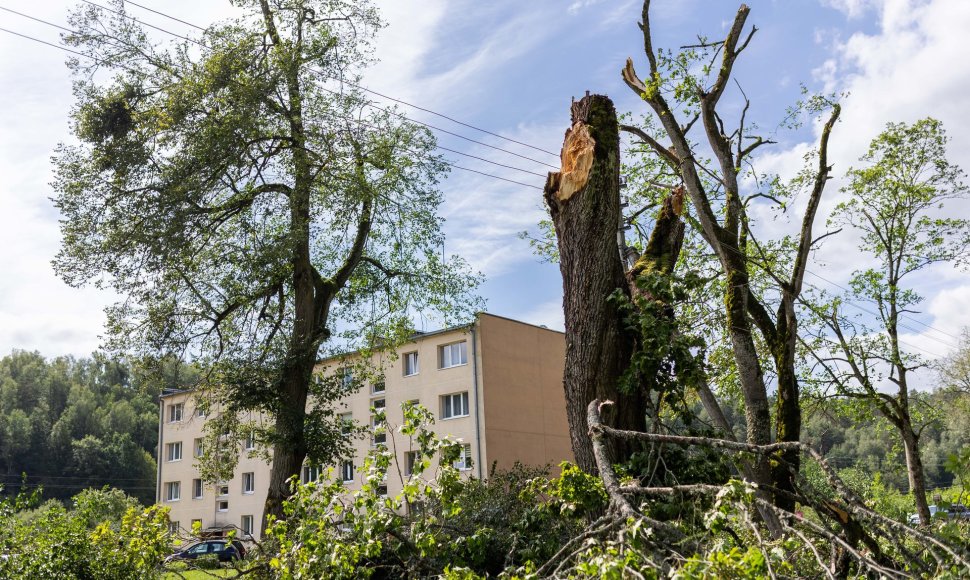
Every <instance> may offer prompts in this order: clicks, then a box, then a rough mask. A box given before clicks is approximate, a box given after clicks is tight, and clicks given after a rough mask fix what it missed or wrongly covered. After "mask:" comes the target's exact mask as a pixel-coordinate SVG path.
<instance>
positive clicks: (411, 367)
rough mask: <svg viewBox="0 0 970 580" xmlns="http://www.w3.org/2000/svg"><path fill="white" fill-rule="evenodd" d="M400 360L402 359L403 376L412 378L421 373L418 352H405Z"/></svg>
mask: <svg viewBox="0 0 970 580" xmlns="http://www.w3.org/2000/svg"><path fill="white" fill-rule="evenodd" d="M401 358H402V359H403V365H402V366H403V367H404V376H406V377H413V376H414V375H416V374H418V373H419V372H421V361H420V359H419V358H418V351H416V350H412V351H411V352H406V353H404V354H403V355H402V356H401Z"/></svg>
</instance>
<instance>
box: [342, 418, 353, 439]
mask: <svg viewBox="0 0 970 580" xmlns="http://www.w3.org/2000/svg"><path fill="white" fill-rule="evenodd" d="M353 430H354V415H353V413H342V414H341V415H340V433H341V434H343V435H350V433H351V431H353Z"/></svg>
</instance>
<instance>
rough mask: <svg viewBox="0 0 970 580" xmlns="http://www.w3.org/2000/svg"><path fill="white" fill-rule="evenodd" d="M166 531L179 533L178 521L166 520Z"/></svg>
mask: <svg viewBox="0 0 970 580" xmlns="http://www.w3.org/2000/svg"><path fill="white" fill-rule="evenodd" d="M168 533H170V534H177V533H179V523H178V522H168Z"/></svg>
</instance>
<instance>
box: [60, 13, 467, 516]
mask: <svg viewBox="0 0 970 580" xmlns="http://www.w3.org/2000/svg"><path fill="white" fill-rule="evenodd" d="M234 4H235V5H236V6H237V7H238V8H239V9H240V11H241V13H242V14H241V16H240V17H239V18H238V19H236V20H233V21H229V22H226V23H223V24H219V25H213V26H210V27H209V28H207V29H206V30H205V31H204V32H203V33H202V34H201V36H200V37H199V38H198V39H191V40H185V41H179V42H177V43H175V44H174V45H173V46H172V47H171V48H170V49H168V50H166V49H164V48H163V47H160V46H158V45H155V44H152V43H151V42H150V40H149V38H148V36H147V34H145V32H144V31H143V30H142V28H141V27H140V25H138V24H137V22H136V21H134V20H132V19H130V18H128V17H127V15H125V14H124V3H123V2H121V1H120V0H119V1H116V2H114V3H113V4H112V6H113V8H114V11H113V12H106V11H104V10H102V9H99V8H96V7H93V6H86V7H84V8H83V9H79V10H77V11H76V12H75V13H74V14H73V15H72V16H71V24H72V26H73V28H74V29H75V30H76V31H77V33H74V34H70V35H68V36H67V37H66V40H67V42H68V43H69V44H70V45H72V46H73V47H75V49H77V50H78V51H80V52H82V53H84V54H85V55H86V56H87V57H89V59H75V60H72V61H71V62H70V63H69V64H70V67H71V69H72V71H73V72H74V73H75V78H76V82H75V96H76V98H77V105H76V106H75V108H74V110H73V113H72V118H73V126H72V129H73V133H74V135H75V137H77V139H78V141H79V143H78V144H77V145H67V144H65V145H61V146H60V147H59V148H58V151H57V155H56V159H55V170H56V179H55V182H54V188H55V190H56V197H55V203H56V205H57V207H58V208H59V209H60V211H61V213H62V215H63V219H62V231H63V235H64V243H63V246H62V248H61V251H60V253H59V254H58V256H57V258H56V259H55V267H56V269H57V271H58V272H59V274H60V275H61V276H62V277H63V278H64V279H65V280H66V281H67V282H68V283H70V284H72V285H81V284H85V283H88V282H90V281H92V280H93V281H94V283H95V284H97V285H99V286H110V287H111V288H113V289H114V290H115V291H116V292H118V293H119V294H120V295H122V296H123V297H124V300H122V301H121V302H119V303H118V304H116V305H115V306H113V307H111V308H109V310H108V316H109V328H108V330H109V333H110V335H111V337H112V342H111V345H112V346H115V347H118V348H126V349H128V350H133V351H136V352H137V353H139V354H152V355H155V356H160V357H161V356H165V355H168V354H172V353H174V354H177V355H190V356H194V357H195V358H196V360H197V361H198V363H199V364H200V366H201V367H202V368H207V369H209V371H208V373H207V374H206V375H205V376H204V377H203V378H202V380H201V386H210V387H211V386H215V385H221V386H224V387H225V390H224V391H221V392H222V393H223V395H224V396H223V397H222V404H223V405H224V409H225V410H226V412H227V413H229V414H233V413H234V412H236V411H239V410H243V409H247V410H258V411H263V412H266V413H268V414H269V415H270V416H272V417H273V422H274V423H273V427H272V429H271V431H270V432H268V433H267V434H266V440H267V441H269V443H270V444H271V446H272V451H273V459H272V472H271V481H270V486H269V493H268V496H267V499H266V509H265V513H266V514H275V515H280V506H281V501H282V500H283V498H285V497H286V496H287V495H288V493H289V490H288V483H287V480H288V479H289V478H290V477H292V476H294V475H296V474H298V473H299V470H300V467H301V465H302V463H303V461H304V459H305V458H306V457H307V456H308V455H309V456H311V458H312V459H313V460H314V461H315V462H317V463H321V464H326V463H330V462H332V461H333V460H334V459H335V456H337V455H338V454H339V453H340V452H341V449H339V448H334V447H333V446H327V447H324V446H320V445H314V442H313V441H312V440H311V438H310V437H308V435H307V433H308V430H310V429H313V430H318V431H323V430H327V429H329V430H330V431H333V432H338V431H339V429H340V424H339V422H338V420H337V418H335V417H333V416H330V417H329V420H330V422H329V423H326V424H322V425H321V424H318V423H317V422H316V421H318V420H320V419H323V418H326V417H324V416H323V415H318V416H310V415H308V403H310V406H311V408H312V401H311V399H310V394H311V387H312V385H313V373H314V366H315V364H316V362H317V360H318V357H319V356H320V352H321V347H322V346H324V345H327V344H331V343H334V341H338V339H340V338H342V337H343V338H346V339H347V340H348V341H349V342H347V341H344V342H342V343H340V346H343V347H346V346H348V344H349V345H360V344H362V343H366V342H367V339H372V340H373V339H376V338H377V337H380V338H381V339H382V340H384V341H393V340H395V339H399V338H401V337H402V336H405V335H406V334H407V333H408V329H409V328H410V327H411V325H410V323H409V315H412V314H414V313H415V312H417V311H423V310H427V309H435V308H439V309H443V310H445V312H446V314H455V313H465V312H467V310H468V309H469V308H466V307H468V306H469V301H467V300H465V296H466V291H467V290H468V289H469V288H470V287H472V286H474V285H475V284H476V283H477V278H475V277H473V276H469V275H466V274H465V273H464V269H463V264H462V263H461V262H460V260H458V259H453V260H451V261H449V262H447V263H446V262H444V260H443V258H442V257H441V256H440V251H439V250H440V246H441V243H442V234H441V230H440V225H441V220H440V219H439V218H438V217H437V216H436V214H435V210H436V208H437V206H438V205H439V203H440V201H441V195H440V193H439V192H438V191H437V189H436V187H435V186H436V184H437V182H438V179H439V176H440V175H441V173H442V171H443V169H444V166H443V164H442V161H441V159H440V158H439V157H437V156H436V155H434V154H433V148H434V139H433V137H432V136H431V135H430V134H429V133H428V132H427V131H426V130H424V129H421V128H419V127H417V126H416V125H414V124H411V123H407V122H402V121H401V120H400V119H399V118H398V117H396V116H395V115H394V114H393V113H392V112H389V111H386V110H373V109H370V108H368V107H367V102H366V100H365V99H364V98H363V96H362V94H361V92H360V91H359V90H356V89H353V88H351V87H352V86H353V85H346V84H343V83H342V82H341V80H342V79H346V80H349V81H351V83H353V82H354V81H359V78H360V73H361V70H362V68H363V67H364V66H365V65H366V64H367V63H368V62H369V61H370V60H371V59H372V49H371V44H370V43H371V40H372V38H373V35H374V33H375V31H376V29H377V28H379V26H380V21H379V18H378V15H377V12H376V10H375V9H374V8H373V7H372V6H371V4H370V3H368V2H350V1H346V0H294V1H292V2H276V1H272V2H271V1H270V0H243V1H240V2H235V3H234ZM99 69H107V70H110V71H111V72H112V75H113V76H112V77H111V79H110V80H107V81H106V82H104V83H99V82H98V80H97V79H100V78H101V76H100V75H96V74H95V71H96V70H99ZM338 342H339V341H338ZM331 348H336V344H334V346H333V347H331ZM331 415H332V414H331ZM264 523H265V522H264Z"/></svg>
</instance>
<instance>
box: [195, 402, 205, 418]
mask: <svg viewBox="0 0 970 580" xmlns="http://www.w3.org/2000/svg"><path fill="white" fill-rule="evenodd" d="M195 416H196V417H199V418H203V417H205V405H203V404H202V403H196V405H195Z"/></svg>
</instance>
